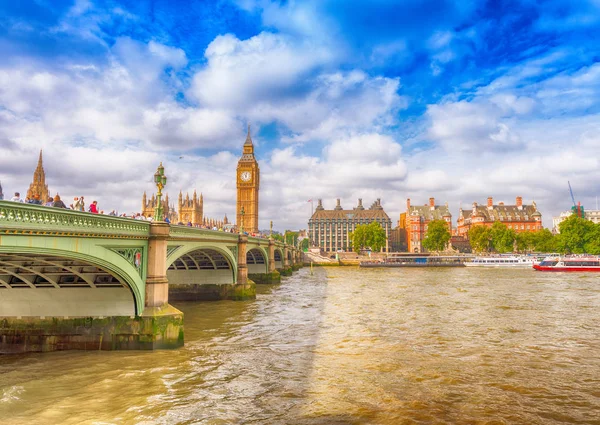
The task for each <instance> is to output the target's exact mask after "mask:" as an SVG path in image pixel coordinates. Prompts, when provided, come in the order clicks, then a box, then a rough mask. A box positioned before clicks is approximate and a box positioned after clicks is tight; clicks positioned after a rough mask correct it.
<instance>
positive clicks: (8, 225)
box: [0, 201, 150, 239]
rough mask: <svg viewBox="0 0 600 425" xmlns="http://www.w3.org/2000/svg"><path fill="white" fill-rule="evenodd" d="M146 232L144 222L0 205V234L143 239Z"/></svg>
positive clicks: (26, 206) (83, 213) (148, 228)
mask: <svg viewBox="0 0 600 425" xmlns="http://www.w3.org/2000/svg"><path fill="white" fill-rule="evenodd" d="M149 232H150V223H149V222H145V221H139V220H133V219H127V218H120V217H111V216H106V215H99V214H91V213H85V212H79V211H71V210H65V209H60V208H52V207H45V206H41V205H31V204H22V203H18V202H11V201H0V234H19V233H26V234H54V235H58V236H82V237H97V236H102V237H108V238H110V237H119V238H139V239H147V238H148V235H149Z"/></svg>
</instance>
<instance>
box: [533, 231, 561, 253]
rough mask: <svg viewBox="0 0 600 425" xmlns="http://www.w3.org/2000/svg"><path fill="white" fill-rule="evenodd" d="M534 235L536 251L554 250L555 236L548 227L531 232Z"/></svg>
mask: <svg viewBox="0 0 600 425" xmlns="http://www.w3.org/2000/svg"><path fill="white" fill-rule="evenodd" d="M533 234H534V235H535V250H536V251H537V252H555V251H556V237H555V236H554V235H553V234H552V232H551V231H550V230H548V229H542V230H539V231H537V232H533Z"/></svg>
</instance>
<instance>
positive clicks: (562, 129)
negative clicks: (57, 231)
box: [0, 0, 600, 231]
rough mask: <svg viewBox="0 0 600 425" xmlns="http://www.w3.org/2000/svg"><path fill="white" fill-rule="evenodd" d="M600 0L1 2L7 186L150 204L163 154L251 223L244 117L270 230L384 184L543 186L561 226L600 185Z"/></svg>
mask: <svg viewBox="0 0 600 425" xmlns="http://www.w3.org/2000/svg"><path fill="white" fill-rule="evenodd" d="M598 30H600V2H598V1H597V0H589V1H585V0H582V1H577V2H566V1H552V0H549V1H534V0H529V1H505V2H488V1H464V2H455V1H434V0H423V1H420V2H414V1H402V0H400V1H399V0H394V1H392V0H368V1H367V0H365V1H349V0H346V1H342V0H307V1H280V0H277V1H270V0H215V1H181V2H178V1H173V0H155V1H134V0H124V1H109V0H106V1H100V0H99V1H92V0H80V1H72V0H71V1H63V0H53V1H50V0H35V1H19V2H3V3H2V4H0V181H1V182H2V186H3V191H4V194H5V198H10V196H12V193H13V192H15V191H19V192H21V194H24V193H25V192H26V191H27V187H28V185H29V183H30V182H31V178H32V175H33V171H34V169H35V166H36V164H37V158H38V153H39V150H40V149H43V150H44V166H45V169H46V178H47V183H48V185H49V188H50V191H51V193H52V194H55V193H56V191H59V192H60V194H61V196H63V199H65V200H67V199H68V198H69V197H71V199H72V197H73V196H79V195H84V196H85V197H86V199H87V200H90V201H91V200H92V199H97V200H98V202H99V205H100V208H101V209H104V210H108V211H110V210H111V209H118V210H119V211H121V212H127V213H131V212H134V211H135V212H137V211H139V210H140V208H141V198H142V194H143V192H144V191H146V192H147V193H148V196H150V194H151V193H153V192H154V190H155V188H154V187H153V183H152V175H153V174H154V172H155V170H156V167H157V166H158V164H159V162H161V161H162V162H163V165H164V166H165V173H166V174H167V176H168V178H169V181H168V183H167V187H166V190H165V191H166V192H168V193H169V195H170V197H171V198H172V199H175V197H176V196H175V195H176V194H178V193H179V191H180V190H182V191H183V193H185V192H187V191H189V192H190V193H192V191H193V190H194V189H197V190H198V192H199V193H200V192H202V193H203V195H204V201H205V202H204V212H205V215H206V216H208V217H223V216H224V215H225V214H227V215H228V217H235V201H236V199H235V197H236V187H235V185H236V180H235V167H236V164H237V160H238V158H239V156H240V155H241V151H242V145H243V143H244V140H245V134H246V128H247V127H246V126H247V124H248V123H250V124H251V125H252V138H253V140H254V142H255V145H256V154H257V157H258V160H259V164H260V168H261V192H260V221H259V227H260V228H261V229H267V228H268V227H269V221H270V220H273V221H274V227H275V228H276V229H278V230H281V231H283V230H284V229H286V228H290V229H298V228H306V227H307V222H308V219H309V217H310V213H311V207H310V203H308V202H307V201H308V200H309V199H313V200H314V201H315V203H316V200H317V199H319V198H321V199H323V202H324V204H325V207H326V208H333V207H334V206H335V199H336V198H341V200H342V206H344V207H345V208H351V207H352V206H355V205H356V203H357V200H358V198H362V199H363V202H364V204H365V205H370V204H371V203H372V202H373V201H374V200H375V199H377V198H381V199H382V204H383V207H384V208H385V210H386V212H387V213H388V214H389V216H390V218H391V219H392V222H393V223H395V222H396V221H397V220H398V216H399V214H400V213H401V212H404V211H405V208H406V198H411V200H412V202H413V203H414V204H426V203H427V201H428V199H429V198H430V197H434V198H435V199H436V201H437V202H438V203H440V204H444V203H446V202H448V204H449V206H450V209H451V212H452V215H453V223H454V225H455V224H456V217H457V215H458V208H459V206H460V205H461V204H462V206H463V208H470V206H471V205H472V203H473V202H478V203H485V201H486V199H487V197H488V196H492V197H493V198H494V202H495V203H497V202H500V201H504V202H505V203H513V202H514V199H515V197H516V196H522V197H523V202H525V203H527V204H530V203H531V201H533V200H535V202H536V204H537V205H538V207H539V209H540V211H541V212H542V214H543V223H544V226H546V227H551V226H552V216H553V215H558V214H559V213H560V212H561V211H565V210H568V209H569V208H570V206H571V198H570V195H569V189H568V186H567V181H570V182H571V185H572V186H573V191H574V193H575V198H576V201H581V203H582V204H583V205H584V206H585V207H586V209H593V208H595V206H596V197H597V196H598V195H599V192H600V189H599V188H598V182H599V181H600V166H599V165H600V164H599V160H598V158H599V157H600V104H599V102H598V99H599V98H600V96H599V95H600V93H599V92H600V47H598V43H597V42H596V40H595V38H596V34H597V33H598Z"/></svg>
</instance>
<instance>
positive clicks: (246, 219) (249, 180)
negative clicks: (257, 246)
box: [236, 125, 260, 233]
mask: <svg viewBox="0 0 600 425" xmlns="http://www.w3.org/2000/svg"><path fill="white" fill-rule="evenodd" d="M259 185H260V170H259V168H258V162H256V158H254V145H253V144H252V138H251V137H250V126H249V125H248V135H247V136H246V142H245V143H244V150H243V152H242V157H241V158H240V160H239V161H238V166H237V212H236V214H237V225H238V227H240V226H241V227H242V228H243V229H244V231H246V232H248V233H258V189H259ZM242 212H243V213H242Z"/></svg>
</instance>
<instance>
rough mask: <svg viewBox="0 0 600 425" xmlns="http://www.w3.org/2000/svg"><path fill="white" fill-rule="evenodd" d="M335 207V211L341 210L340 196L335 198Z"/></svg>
mask: <svg viewBox="0 0 600 425" xmlns="http://www.w3.org/2000/svg"><path fill="white" fill-rule="evenodd" d="M335 209H336V210H337V211H339V210H341V209H342V205H341V204H340V198H338V199H337V203H336V205H335Z"/></svg>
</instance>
